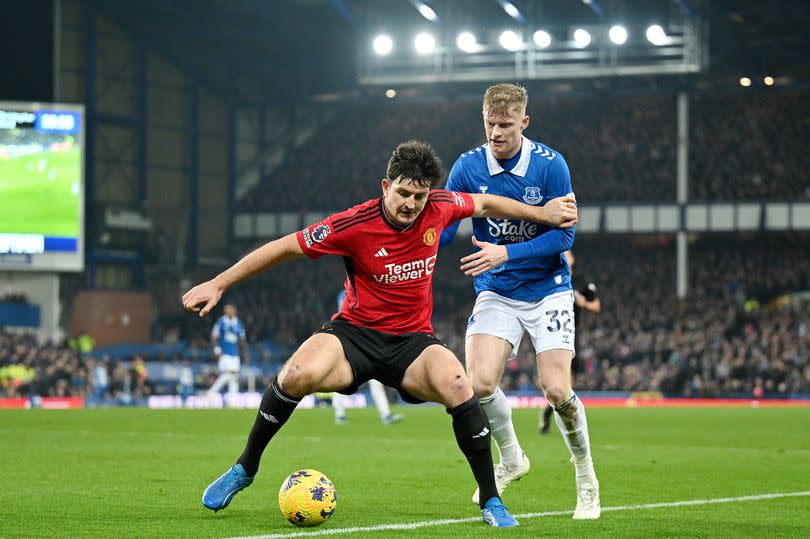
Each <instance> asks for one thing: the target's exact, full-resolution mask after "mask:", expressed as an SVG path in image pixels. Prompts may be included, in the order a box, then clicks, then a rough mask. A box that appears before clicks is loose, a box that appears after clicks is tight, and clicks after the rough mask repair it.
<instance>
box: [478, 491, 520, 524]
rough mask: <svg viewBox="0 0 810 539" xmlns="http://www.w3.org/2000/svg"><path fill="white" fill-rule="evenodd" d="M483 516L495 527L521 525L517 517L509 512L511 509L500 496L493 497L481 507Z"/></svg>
mask: <svg viewBox="0 0 810 539" xmlns="http://www.w3.org/2000/svg"><path fill="white" fill-rule="evenodd" d="M481 516H482V517H484V522H485V523H487V524H489V525H490V526H492V527H493V528H511V527H512V526H520V524H519V523H518V521H517V520H515V517H513V516H512V515H510V514H509V510H508V509H507V508H506V506H505V505H504V504H503V503H502V502H501V500H500V499H499V498H495V497H492V498H490V499H489V500H488V501H487V503H486V504H484V508H483V509H481Z"/></svg>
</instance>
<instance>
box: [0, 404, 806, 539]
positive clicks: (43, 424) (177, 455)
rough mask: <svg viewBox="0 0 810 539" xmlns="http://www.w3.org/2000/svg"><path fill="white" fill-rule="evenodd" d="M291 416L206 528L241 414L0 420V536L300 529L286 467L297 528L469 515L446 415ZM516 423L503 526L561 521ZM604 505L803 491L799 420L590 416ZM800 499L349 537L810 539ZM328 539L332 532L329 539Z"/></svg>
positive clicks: (563, 490)
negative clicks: (522, 470) (518, 447)
mask: <svg viewBox="0 0 810 539" xmlns="http://www.w3.org/2000/svg"><path fill="white" fill-rule="evenodd" d="M349 412H350V413H349V421H350V423H349V424H347V425H343V426H336V425H334V424H333V423H332V412H331V410H328V409H318V410H301V411H298V412H296V414H295V415H294V416H293V418H292V420H291V421H290V423H289V424H287V425H286V426H285V427H284V430H283V431H282V433H281V435H280V436H279V437H278V438H277V439H276V440H274V441H273V442H272V443H271V445H270V447H269V449H268V452H267V453H266V454H265V459H264V462H263V465H262V470H261V472H260V474H259V475H258V477H257V479H256V482H255V483H254V484H253V486H251V487H250V488H249V489H248V490H246V491H244V492H242V493H240V494H239V495H238V496H237V497H236V498H235V500H234V502H233V503H232V504H231V506H230V507H229V508H228V509H227V510H225V511H221V512H219V513H217V514H214V513H212V512H210V511H208V510H206V509H204V508H203V507H202V506H201V504H200V496H201V493H202V490H203V489H204V488H205V486H206V485H207V484H208V482H210V481H211V480H212V479H214V478H216V477H217V476H218V475H219V474H221V473H222V472H223V471H224V470H225V469H226V468H227V467H228V466H229V465H230V464H232V462H233V460H234V459H235V458H236V456H238V454H239V453H240V452H241V450H242V447H243V443H244V439H245V436H246V434H247V431H248V429H249V427H250V425H251V424H252V421H253V416H254V413H253V412H249V411H228V410H217V411H205V410H199V411H196V410H195V411H151V410H144V409H103V410H78V411H43V410H19V411H0V455H2V459H1V460H0V462H1V463H2V464H0V466H2V468H0V472H1V473H0V537H88V536H93V537H171V538H180V537H201V538H205V537H210V538H216V537H220V538H221V537H234V536H246V535H247V536H249V535H260V534H272V533H284V532H295V531H298V529H297V528H294V527H293V526H292V525H290V524H289V523H287V521H286V520H284V519H283V517H282V516H281V514H280V513H279V511H278V508H277V506H276V495H277V492H278V487H279V486H280V484H281V482H282V480H283V479H284V478H285V477H286V475H287V474H288V473H290V472H292V471H295V470H296V469H298V468H302V467H308V468H316V469H318V470H320V471H322V472H324V473H326V474H327V475H328V476H329V477H330V478H331V479H332V480H333V481H334V482H335V485H336V487H337V491H338V507H337V511H336V513H335V516H334V517H333V519H332V520H330V521H329V522H327V523H326V524H325V525H324V526H322V527H320V528H317V529H315V530H313V531H316V532H317V531H323V530H326V529H337V528H347V527H354V526H372V525H378V524H386V523H408V522H419V521H426V520H434V519H447V518H465V517H474V516H476V515H477V514H478V510H477V508H476V507H475V506H473V505H472V503H471V502H470V496H471V494H472V491H473V490H474V484H473V481H472V478H471V474H470V472H469V470H468V468H467V464H466V461H465V460H464V459H463V457H461V455H460V453H459V452H458V449H457V448H456V443H455V440H454V438H453V434H452V430H451V427H450V418H449V417H448V416H447V414H446V413H445V412H444V410H442V409H441V408H438V407H420V408H407V409H405V413H406V414H407V417H406V419H405V421H404V422H403V423H401V424H398V425H393V426H382V425H380V423H379V421H378V419H377V417H376V413H375V412H374V411H373V410H371V409H369V410H350V411H349ZM536 414H537V412H536V411H532V410H516V411H515V421H516V425H517V428H518V434H519V435H520V436H522V438H523V442H524V447H525V448H526V451H527V453H528V455H529V457H530V458H531V460H532V470H531V473H530V474H529V476H527V477H526V478H525V479H524V480H523V481H521V482H519V483H515V484H514V485H513V486H511V487H510V488H509V489H508V490H507V491H506V494H505V501H506V503H507V505H509V507H510V509H511V510H512V511H513V512H514V513H516V514H520V513H531V512H540V511H564V510H568V511H570V510H573V507H574V504H575V500H574V490H573V471H572V468H571V466H570V464H568V462H567V450H566V449H565V447H564V445H563V442H562V440H561V438H560V436H559V434H558V433H557V432H556V430H555V431H553V432H552V434H551V435H549V436H545V437H540V436H538V435H537V434H536V430H535V429H536V417H537V416H536ZM589 422H590V430H591V438H592V440H593V451H594V457H595V460H596V465H597V471H598V473H599V478H600V481H601V491H602V506H603V507H611V506H623V505H633V504H646V503H656V502H673V501H681V500H690V499H708V498H722V497H733V496H744V495H756V494H765V493H777V492H796V491H807V490H810V429H807V428H806V427H807V425H810V409H808V408H786V409H773V408H760V409H592V410H590V411H589ZM808 515H810V497H807V496H803V497H792V498H782V499H774V500H765V501H745V502H733V503H725V504H716V505H698V506H691V507H672V508H657V509H643V510H624V511H615V512H604V513H603V515H602V518H601V519H600V520H599V521H595V522H575V521H573V520H572V519H571V518H570V516H568V515H565V516H546V517H536V518H524V519H522V521H521V526H520V528H518V529H514V530H490V529H488V528H485V527H484V525H483V524H481V523H479V522H477V521H476V522H471V523H462V524H451V525H444V526H435V527H426V528H420V529H417V530H410V531H390V530H388V531H381V532H374V533H371V532H363V533H355V534H353V535H352V537H358V538H359V537H472V536H484V535H485V534H486V536H491V535H492V534H493V533H498V534H500V535H503V536H506V535H509V536H515V537H530V536H531V537H538V536H548V537H566V536H589V537H667V536H670V537H672V536H677V537H753V536H763V537H765V536H767V537H810V517H808ZM341 535H344V534H341Z"/></svg>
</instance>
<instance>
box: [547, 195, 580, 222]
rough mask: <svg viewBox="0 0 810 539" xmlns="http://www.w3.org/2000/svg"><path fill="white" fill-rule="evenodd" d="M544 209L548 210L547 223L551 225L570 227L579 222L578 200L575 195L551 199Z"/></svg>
mask: <svg viewBox="0 0 810 539" xmlns="http://www.w3.org/2000/svg"><path fill="white" fill-rule="evenodd" d="M543 209H544V210H545V212H546V223H547V224H548V225H549V226H555V227H559V228H570V227H572V226H574V225H575V224H577V219H578V214H577V200H576V199H575V198H574V197H573V195H566V196H564V197H559V198H555V199H552V200H549V201H548V203H547V204H546V205H545V206H543Z"/></svg>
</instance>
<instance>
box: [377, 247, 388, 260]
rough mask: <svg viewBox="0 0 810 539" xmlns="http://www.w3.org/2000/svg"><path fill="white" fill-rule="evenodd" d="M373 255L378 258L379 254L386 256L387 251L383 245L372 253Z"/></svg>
mask: <svg viewBox="0 0 810 539" xmlns="http://www.w3.org/2000/svg"><path fill="white" fill-rule="evenodd" d="M374 256H375V257H377V258H379V257H381V256H388V251H386V250H385V247H383V248H382V249H380V250H379V251H377V252H376V253H374Z"/></svg>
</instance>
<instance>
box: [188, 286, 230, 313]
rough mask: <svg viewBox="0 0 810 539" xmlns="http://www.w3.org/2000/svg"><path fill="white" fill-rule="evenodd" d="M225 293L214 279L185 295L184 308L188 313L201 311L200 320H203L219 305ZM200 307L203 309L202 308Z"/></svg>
mask: <svg viewBox="0 0 810 539" xmlns="http://www.w3.org/2000/svg"><path fill="white" fill-rule="evenodd" d="M224 291H225V290H224V289H223V288H222V287H221V286H219V285H218V284H217V283H216V282H215V281H214V280H213V279H212V280H210V281H205V282H204V283H202V284H198V285H197V286H195V287H194V288H192V289H191V290H189V291H188V292H186V293H185V294H183V307H184V308H185V309H186V310H187V311H193V312H197V311H199V312H200V318H202V317H203V316H205V315H206V314H208V313H210V312H211V309H213V308H214V306H216V304H217V303H219V300H220V298H221V297H222V293H223V292H224ZM200 305H203V307H202V308H200Z"/></svg>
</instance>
